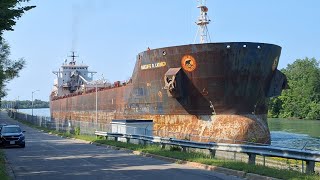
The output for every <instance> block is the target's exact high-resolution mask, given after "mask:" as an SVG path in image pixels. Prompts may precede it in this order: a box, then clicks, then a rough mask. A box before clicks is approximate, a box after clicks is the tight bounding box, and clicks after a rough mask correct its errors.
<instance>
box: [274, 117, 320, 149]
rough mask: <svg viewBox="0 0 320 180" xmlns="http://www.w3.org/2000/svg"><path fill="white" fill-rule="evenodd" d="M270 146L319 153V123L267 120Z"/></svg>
mask: <svg viewBox="0 0 320 180" xmlns="http://www.w3.org/2000/svg"><path fill="white" fill-rule="evenodd" d="M268 124H269V128H270V131H271V145H272V146H279V147H287V148H295V149H307V150H317V151H320V121H315V120H314V121H312V120H291V119H268Z"/></svg>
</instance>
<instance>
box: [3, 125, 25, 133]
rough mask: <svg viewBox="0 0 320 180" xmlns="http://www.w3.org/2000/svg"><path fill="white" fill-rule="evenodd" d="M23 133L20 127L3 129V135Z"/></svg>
mask: <svg viewBox="0 0 320 180" xmlns="http://www.w3.org/2000/svg"><path fill="white" fill-rule="evenodd" d="M19 132H21V129H20V127H5V126H4V127H2V129H1V133H19Z"/></svg>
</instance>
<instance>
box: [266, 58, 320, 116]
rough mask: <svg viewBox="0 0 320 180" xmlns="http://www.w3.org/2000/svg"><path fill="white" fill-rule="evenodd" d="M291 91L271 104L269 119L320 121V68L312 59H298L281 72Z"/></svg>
mask: <svg viewBox="0 0 320 180" xmlns="http://www.w3.org/2000/svg"><path fill="white" fill-rule="evenodd" d="M281 71H282V72H283V73H284V74H285V75H286V76H287V78H288V83H289V87H290V89H287V90H284V91H283V92H282V94H281V96H279V97H276V98H272V99H271V100H270V102H269V113H268V115H269V117H281V118H299V119H318V120H320V68H319V62H318V61H317V60H316V59H314V58H312V59H309V58H305V59H297V60H296V61H295V62H294V63H292V64H289V65H288V66H287V68H285V69H282V70H281Z"/></svg>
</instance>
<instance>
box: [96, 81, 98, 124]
mask: <svg viewBox="0 0 320 180" xmlns="http://www.w3.org/2000/svg"><path fill="white" fill-rule="evenodd" d="M96 128H97V130H98V82H97V81H96Z"/></svg>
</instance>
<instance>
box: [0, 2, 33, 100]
mask: <svg viewBox="0 0 320 180" xmlns="http://www.w3.org/2000/svg"><path fill="white" fill-rule="evenodd" d="M28 1H29V0H0V99H1V98H2V97H4V96H5V95H6V89H5V86H6V83H8V82H9V81H10V80H12V79H13V78H15V77H17V76H18V73H19V71H20V70H21V69H22V68H23V67H24V66H25V61H24V60H23V59H19V60H16V61H14V60H11V59H10V58H9V57H10V47H9V45H8V43H7V42H6V41H5V40H4V38H3V32H4V31H13V26H14V25H15V24H16V20H17V19H18V18H20V17H21V16H22V14H23V13H25V12H26V11H28V10H30V9H32V8H34V7H35V6H22V3H23V2H28Z"/></svg>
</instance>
